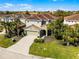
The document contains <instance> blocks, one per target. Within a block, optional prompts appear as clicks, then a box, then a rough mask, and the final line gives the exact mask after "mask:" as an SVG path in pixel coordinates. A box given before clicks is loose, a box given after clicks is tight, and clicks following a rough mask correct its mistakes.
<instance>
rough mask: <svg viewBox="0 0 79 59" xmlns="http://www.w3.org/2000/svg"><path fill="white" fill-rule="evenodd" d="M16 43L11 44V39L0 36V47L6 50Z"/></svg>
mask: <svg viewBox="0 0 79 59" xmlns="http://www.w3.org/2000/svg"><path fill="white" fill-rule="evenodd" d="M14 43H16V42H13V41H12V40H11V38H6V37H5V36H4V35H0V47H4V48H7V47H9V46H11V45H13V44H14Z"/></svg>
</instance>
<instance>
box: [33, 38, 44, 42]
mask: <svg viewBox="0 0 79 59" xmlns="http://www.w3.org/2000/svg"><path fill="white" fill-rule="evenodd" d="M34 42H35V43H44V39H41V38H36V39H35V40H34Z"/></svg>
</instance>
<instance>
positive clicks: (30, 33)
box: [27, 31, 39, 36]
mask: <svg viewBox="0 0 79 59" xmlns="http://www.w3.org/2000/svg"><path fill="white" fill-rule="evenodd" d="M27 35H36V36H38V35H39V32H37V31H27Z"/></svg>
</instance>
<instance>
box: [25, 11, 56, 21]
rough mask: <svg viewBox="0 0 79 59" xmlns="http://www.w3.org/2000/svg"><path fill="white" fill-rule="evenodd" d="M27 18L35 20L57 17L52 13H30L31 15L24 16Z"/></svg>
mask: <svg viewBox="0 0 79 59" xmlns="http://www.w3.org/2000/svg"><path fill="white" fill-rule="evenodd" d="M26 18H27V19H35V20H49V19H50V20H54V19H57V17H55V16H53V15H52V14H48V13H47V14H31V16H29V17H26Z"/></svg>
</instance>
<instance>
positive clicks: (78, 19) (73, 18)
mask: <svg viewBox="0 0 79 59" xmlns="http://www.w3.org/2000/svg"><path fill="white" fill-rule="evenodd" d="M64 24H68V25H74V24H79V14H75V15H70V16H67V17H65V18H64Z"/></svg>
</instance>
